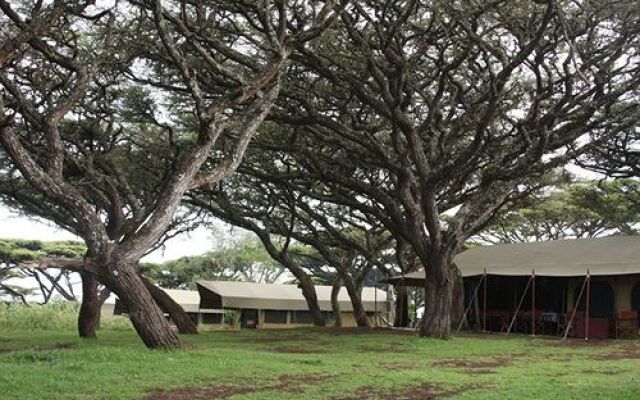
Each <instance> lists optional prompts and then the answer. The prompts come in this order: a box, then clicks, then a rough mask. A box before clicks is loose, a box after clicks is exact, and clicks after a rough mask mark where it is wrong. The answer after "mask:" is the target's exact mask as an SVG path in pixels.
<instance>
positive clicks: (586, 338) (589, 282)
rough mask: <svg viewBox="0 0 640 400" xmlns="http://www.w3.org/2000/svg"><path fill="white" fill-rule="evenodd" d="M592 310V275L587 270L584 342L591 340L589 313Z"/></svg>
mask: <svg viewBox="0 0 640 400" xmlns="http://www.w3.org/2000/svg"><path fill="white" fill-rule="evenodd" d="M590 308H591V273H590V272H589V270H587V299H586V307H585V313H586V315H585V319H584V324H585V326H584V340H589V313H590Z"/></svg>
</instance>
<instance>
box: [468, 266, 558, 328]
mask: <svg viewBox="0 0 640 400" xmlns="http://www.w3.org/2000/svg"><path fill="white" fill-rule="evenodd" d="M477 282H478V280H477V279H474V280H468V282H465V305H466V306H469V309H470V310H471V312H470V317H469V318H468V320H469V321H470V325H471V327H472V328H474V327H475V328H476V329H479V330H486V331H489V332H507V331H509V330H510V332H514V333H526V334H531V333H535V334H546V335H557V334H559V332H560V330H561V328H562V326H561V324H562V321H563V319H564V314H565V313H566V304H567V302H566V292H567V284H566V280H564V279H562V278H555V277H535V279H532V277H531V276H493V275H488V276H487V277H486V285H485V284H483V285H481V286H480V288H479V290H478V295H477V296H476V298H475V299H472V298H469V297H467V296H469V294H470V293H472V291H473V290H474V289H475V288H476V285H477ZM485 289H486V293H485ZM485 299H486V300H485ZM472 301H473V302H476V303H478V304H477V305H476V306H475V307H474V305H473V304H470V303H469V302H472ZM478 323H480V326H478Z"/></svg>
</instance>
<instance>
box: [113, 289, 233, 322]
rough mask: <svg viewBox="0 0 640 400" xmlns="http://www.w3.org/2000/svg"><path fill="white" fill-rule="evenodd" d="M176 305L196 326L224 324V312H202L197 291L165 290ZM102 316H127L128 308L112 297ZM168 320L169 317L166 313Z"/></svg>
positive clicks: (210, 310)
mask: <svg viewBox="0 0 640 400" xmlns="http://www.w3.org/2000/svg"><path fill="white" fill-rule="evenodd" d="M161 289H162V290H163V291H164V292H165V293H167V294H168V295H169V296H170V297H171V298H172V299H173V300H174V301H175V302H176V303H178V304H180V306H181V307H182V309H183V310H184V311H185V312H186V313H187V315H188V316H189V318H191V320H192V321H193V322H194V323H195V324H196V325H212V326H216V325H221V324H222V323H223V310H219V309H218V310H215V309H209V310H200V295H199V294H198V291H196V290H178V289H164V288H161ZM101 312H102V315H119V314H126V313H127V308H126V306H125V305H124V304H123V303H122V302H121V301H120V300H119V299H118V298H117V297H116V296H111V297H110V298H109V299H107V301H105V303H104V305H103V306H102V311H101ZM165 316H166V317H167V319H169V315H168V314H166V313H165Z"/></svg>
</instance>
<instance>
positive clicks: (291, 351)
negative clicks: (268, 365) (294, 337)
mask: <svg viewBox="0 0 640 400" xmlns="http://www.w3.org/2000/svg"><path fill="white" fill-rule="evenodd" d="M267 351H271V352H274V353H285V354H320V353H325V351H322V350H320V349H308V348H304V347H292V346H287V347H273V348H270V349H267Z"/></svg>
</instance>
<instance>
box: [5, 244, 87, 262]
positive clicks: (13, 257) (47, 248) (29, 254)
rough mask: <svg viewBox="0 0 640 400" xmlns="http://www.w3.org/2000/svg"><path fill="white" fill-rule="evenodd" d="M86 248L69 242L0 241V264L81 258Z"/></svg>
mask: <svg viewBox="0 0 640 400" xmlns="http://www.w3.org/2000/svg"><path fill="white" fill-rule="evenodd" d="M85 251H86V247H85V245H84V244H83V243H81V242H75V241H71V240H65V241H53V242H42V241H39V240H24V239H0V264H17V263H20V262H24V261H34V260H37V259H39V258H42V257H72V258H82V257H83V256H84V253H85Z"/></svg>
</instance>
